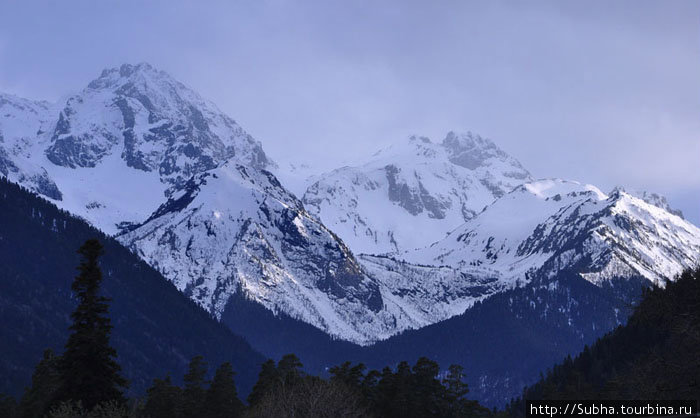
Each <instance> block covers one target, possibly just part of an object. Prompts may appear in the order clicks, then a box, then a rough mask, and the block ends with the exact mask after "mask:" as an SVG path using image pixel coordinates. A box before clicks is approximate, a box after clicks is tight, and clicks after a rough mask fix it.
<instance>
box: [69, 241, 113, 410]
mask: <svg viewBox="0 0 700 418" xmlns="http://www.w3.org/2000/svg"><path fill="white" fill-rule="evenodd" d="M78 253H79V254H80V255H81V256H82V261H81V263H80V265H79V266H78V271H79V274H78V276H76V278H75V280H74V281H73V284H72V286H71V289H72V290H73V292H74V294H75V295H76V296H77V298H78V306H77V308H76V309H75V311H74V312H73V313H72V314H71V318H72V320H73V324H72V325H71V326H70V330H71V331H72V333H71V335H70V336H69V337H68V342H67V343H66V350H65V352H64V354H63V356H62V357H61V360H60V367H59V369H60V374H61V386H60V389H59V390H58V397H57V398H58V399H57V400H58V401H69V400H70V401H76V402H77V401H81V402H82V405H83V406H84V407H85V408H87V409H88V410H90V409H92V408H93V407H94V406H95V405H97V404H100V403H104V402H109V401H112V402H119V403H124V402H125V399H124V394H123V389H124V388H126V387H127V382H126V380H125V379H124V378H123V377H122V376H121V375H120V371H121V367H119V365H118V364H117V362H116V360H115V359H116V356H117V352H116V350H115V349H114V348H112V347H111V346H110V343H109V337H110V333H111V331H112V325H111V323H110V320H109V317H108V316H107V311H108V302H109V299H108V298H105V297H103V296H100V295H99V290H100V284H101V282H102V272H101V271H100V267H99V264H98V258H99V257H100V256H101V255H102V253H103V249H102V245H101V244H100V243H99V241H97V240H96V239H91V240H88V241H86V242H85V244H83V246H82V247H80V249H79V250H78Z"/></svg>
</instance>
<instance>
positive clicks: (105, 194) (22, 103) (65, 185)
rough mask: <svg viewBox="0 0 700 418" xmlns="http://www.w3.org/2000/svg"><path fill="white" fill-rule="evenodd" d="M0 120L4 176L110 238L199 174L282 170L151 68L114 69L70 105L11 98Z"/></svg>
mask: <svg viewBox="0 0 700 418" xmlns="http://www.w3.org/2000/svg"><path fill="white" fill-rule="evenodd" d="M0 114H1V115H2V118H1V119H0V138H2V143H0V145H1V146H2V148H0V161H4V163H1V162H0V171H1V172H2V173H3V174H5V172H7V173H8V174H6V175H9V178H10V179H12V180H16V181H18V182H19V183H22V184H23V185H25V186H27V187H30V188H31V189H33V190H34V191H36V192H38V193H40V194H43V195H45V196H46V197H49V198H51V199H53V200H55V201H57V202H58V204H59V206H61V207H62V208H64V209H67V210H69V211H70V212H72V213H75V214H77V215H80V216H82V217H84V218H85V219H87V220H88V221H90V222H91V223H92V224H94V225H95V226H97V227H99V228H100V229H102V230H104V231H106V232H108V233H110V234H114V233H116V232H118V231H119V230H120V228H121V227H124V226H128V225H129V224H132V223H139V222H142V221H144V220H145V219H146V218H147V217H148V216H149V215H150V214H151V213H152V212H153V211H154V210H155V209H157V208H158V206H159V205H160V204H161V203H162V202H163V201H164V200H165V198H166V197H167V196H166V193H167V192H168V191H169V190H171V186H177V185H182V184H184V183H185V182H186V181H187V180H188V179H189V178H190V177H191V176H192V175H194V174H197V173H200V172H203V171H205V170H209V169H212V168H215V167H217V166H219V165H220V164H222V163H224V162H227V161H236V162H238V163H240V164H245V165H248V166H250V167H255V168H266V167H270V166H273V165H274V163H272V162H271V161H270V160H269V159H268V158H267V157H266V155H265V153H264V152H263V150H262V146H261V145H260V143H259V142H257V141H255V140H254V139H253V138H252V137H251V136H250V135H249V134H248V133H246V132H245V131H244V130H243V129H242V128H241V127H240V126H239V125H238V124H237V123H236V122H235V121H234V120H233V119H231V118H230V117H228V116H226V115H225V114H224V113H222V112H221V111H219V110H218V109H217V108H216V106H215V105H214V104H212V103H210V102H208V101H206V100H204V99H202V98H201V97H200V96H199V95H198V94H196V93H195V92H193V91H192V90H190V89H189V88H187V87H186V86H184V85H183V84H182V83H180V82H178V81H177V80H175V79H174V78H172V77H171V76H170V75H168V74H167V73H165V72H163V71H159V70H157V69H155V68H153V67H151V66H150V65H148V64H138V65H129V64H125V65H122V66H121V67H119V68H112V69H108V70H104V71H103V72H102V74H101V75H100V77H99V78H97V79H95V80H94V81H92V82H91V83H90V84H89V85H88V86H87V87H86V88H85V89H84V90H82V91H81V92H80V93H78V94H75V95H73V96H71V97H70V98H68V99H67V100H66V102H65V103H63V104H56V105H51V104H48V103H45V102H32V101H28V100H24V99H19V98H16V97H13V96H9V95H2V96H0Z"/></svg>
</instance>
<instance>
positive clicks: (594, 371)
mask: <svg viewBox="0 0 700 418" xmlns="http://www.w3.org/2000/svg"><path fill="white" fill-rule="evenodd" d="M528 399H532V400H535V399H538V400H539V399H658V400H674V399H693V400H698V401H700V269H696V270H694V271H686V272H684V273H683V274H682V275H681V276H680V277H679V278H678V279H676V280H675V281H669V282H667V283H666V285H665V287H663V288H661V287H652V288H649V289H647V290H645V291H644V295H643V298H642V300H641V302H640V303H639V305H638V306H637V307H636V309H635V311H634V313H633V314H632V316H631V317H630V318H629V321H628V322H627V324H626V325H624V326H620V327H618V328H617V329H615V330H614V331H612V332H610V333H609V334H607V335H605V336H604V337H602V338H600V339H599V340H598V341H597V342H596V343H595V344H593V345H592V346H590V347H588V346H586V347H585V348H584V350H583V351H582V352H581V353H580V354H579V355H578V356H576V357H575V358H573V359H572V358H571V357H567V358H566V359H565V360H564V361H563V362H562V363H560V364H558V365H556V366H554V367H553V368H552V369H551V370H548V371H547V372H546V374H545V375H543V376H542V377H541V379H540V381H539V382H537V383H536V384H534V385H532V386H530V387H528V388H526V389H525V390H524V391H523V396H522V397H521V398H519V399H517V400H514V401H512V402H511V403H510V404H509V405H508V408H507V409H508V412H509V413H510V414H511V416H514V417H518V416H524V404H525V401H526V400H528Z"/></svg>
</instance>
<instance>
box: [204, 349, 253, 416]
mask: <svg viewBox="0 0 700 418" xmlns="http://www.w3.org/2000/svg"><path fill="white" fill-rule="evenodd" d="M233 375H234V372H233V368H232V367H231V363H228V362H226V363H223V364H222V365H221V366H219V368H218V369H216V373H215V374H214V379H213V380H212V381H211V384H210V385H209V390H207V396H206V408H205V409H206V417H207V418H235V417H239V416H241V414H242V413H243V408H244V406H243V402H241V400H240V399H238V392H237V391H236V384H235V383H234V381H233Z"/></svg>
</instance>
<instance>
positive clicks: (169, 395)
mask: <svg viewBox="0 0 700 418" xmlns="http://www.w3.org/2000/svg"><path fill="white" fill-rule="evenodd" d="M146 392H147V396H146V404H145V405H144V408H143V415H144V416H146V417H149V418H174V417H178V416H180V403H181V401H182V389H180V388H179V387H178V386H175V385H173V383H172V382H171V381H170V376H168V377H166V378H165V379H162V380H161V379H154V380H153V386H151V387H150V388H148V390H147V391H146Z"/></svg>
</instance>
